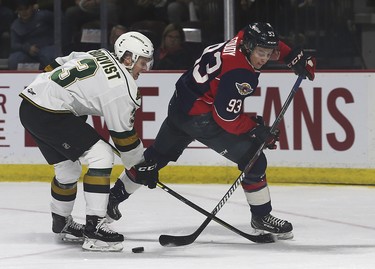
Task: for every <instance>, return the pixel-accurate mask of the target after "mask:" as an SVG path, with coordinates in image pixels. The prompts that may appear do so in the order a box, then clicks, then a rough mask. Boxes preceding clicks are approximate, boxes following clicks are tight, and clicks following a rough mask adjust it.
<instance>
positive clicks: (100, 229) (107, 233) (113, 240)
mask: <svg viewBox="0 0 375 269" xmlns="http://www.w3.org/2000/svg"><path fill="white" fill-rule="evenodd" d="M83 233H84V236H85V241H84V243H83V245H82V248H83V249H85V250H90V251H103V252H106V251H121V250H122V249H123V245H122V242H123V241H124V236H123V235H122V234H119V233H117V232H115V231H113V230H111V229H110V228H109V227H108V224H107V219H106V218H100V217H98V216H87V219H86V226H85V229H84V232H83Z"/></svg>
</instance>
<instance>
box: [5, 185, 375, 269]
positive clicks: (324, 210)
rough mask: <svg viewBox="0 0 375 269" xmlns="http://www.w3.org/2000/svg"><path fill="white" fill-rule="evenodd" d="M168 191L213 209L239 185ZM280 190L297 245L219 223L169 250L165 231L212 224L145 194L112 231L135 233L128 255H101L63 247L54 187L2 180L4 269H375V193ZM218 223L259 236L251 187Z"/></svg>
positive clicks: (159, 195) (279, 209)
mask: <svg viewBox="0 0 375 269" xmlns="http://www.w3.org/2000/svg"><path fill="white" fill-rule="evenodd" d="M167 185H168V184H167ZM168 186H169V187H170V188H171V189H173V190H175V191H176V192H178V193H180V194H181V195H183V196H185V197H186V198H188V199H189V200H191V201H193V202H194V203H196V204H198V205H200V206H201V207H203V208H205V209H206V210H208V211H211V210H212V209H213V208H214V207H215V206H216V204H217V203H218V201H219V200H220V199H221V198H222V196H223V195H224V194H225V192H226V191H227V190H228V189H229V187H230V186H229V185H180V184H170V185H168ZM270 190H271V196H272V202H273V209H274V210H273V214H274V215H275V216H277V217H280V218H285V219H287V220H289V221H291V222H292V223H293V225H294V239H293V240H288V241H278V242H276V243H271V244H256V243H253V242H250V241H248V240H247V239H245V238H243V237H241V236H239V235H237V234H235V233H233V232H232V231H230V230H228V229H226V228H224V227H222V226H221V225H219V224H217V223H215V222H211V223H210V224H209V226H208V227H207V228H206V230H204V231H203V232H202V234H201V235H200V236H199V237H198V238H197V240H196V242H195V243H193V244H191V245H188V246H183V247H163V246H161V245H160V244H159V242H158V238H159V235H160V234H172V235H187V234H190V233H192V232H194V231H195V230H196V229H197V228H198V227H199V225H200V224H201V223H202V222H203V221H204V220H205V218H206V217H205V216H203V215H202V214H200V213H198V212H197V211H195V210H194V209H192V208H190V207H188V206H187V205H185V204H184V203H182V202H181V201H179V200H177V199H176V198H174V197H173V196H171V195H170V194H168V193H166V192H164V191H163V190H161V189H159V188H157V189H155V190H149V189H147V188H142V189H140V190H139V191H138V192H136V193H135V194H134V195H133V196H132V197H131V198H130V199H129V200H128V201H126V202H125V203H123V204H121V206H120V208H121V210H122V213H123V215H124V217H123V218H122V219H121V220H120V221H118V222H116V223H114V224H112V227H113V228H114V229H115V230H117V231H119V232H121V233H123V234H124V235H125V238H126V239H125V242H124V250H123V251H122V252H119V253H95V252H85V251H82V249H81V245H79V244H68V243H61V242H57V241H56V239H55V238H54V235H53V233H52V231H51V216H50V210H49V201H50V186H49V184H48V183H5V182H2V183H0V213H1V221H0V230H1V240H0V250H1V251H0V268H1V269H10V268H23V269H28V268H35V269H36V268H38V269H44V268H49V269H52V268H53V269H60V268H67V269H68V268H69V269H73V268H74V269H75V268H87V269H93V268H108V269H115V268H123V269H133V268H134V269H141V268H147V269H153V268H162V269H166V268H173V269H176V268H178V269H185V268H186V269H187V268H189V269H200V268H205V269H206V268H215V269H219V268H228V269H229V268H234V269H242V268H246V269H256V268H262V269H292V268H298V269H305V268H311V269H318V268H319V269H321V268H332V269H333V268H334V269H341V268H342V269H344V268H345V269H349V268H358V269H366V268H368V269H370V268H371V269H373V268H375V187H355V186H317V185H271V186H270ZM77 196H78V197H77V201H76V205H75V209H74V211H73V217H74V218H75V220H76V221H78V222H81V223H82V222H83V221H84V216H85V213H84V208H85V203H84V199H83V192H82V185H79V191H78V195H77ZM217 216H218V217H220V218H222V219H223V220H225V221H226V222H228V223H230V224H231V225H233V226H235V227H237V228H238V229H240V230H242V231H245V232H250V224H249V221H250V213H249V209H248V206H247V204H246V201H245V197H244V194H243V191H242V189H241V187H239V188H238V189H237V190H236V191H235V193H234V194H233V195H232V196H231V197H230V199H229V201H228V202H227V203H226V204H225V205H224V207H223V208H222V210H221V211H220V212H219V213H218V215H217ZM139 246H143V247H144V248H145V251H144V252H143V253H132V252H131V249H132V248H134V247H139Z"/></svg>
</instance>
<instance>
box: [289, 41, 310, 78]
mask: <svg viewBox="0 0 375 269" xmlns="http://www.w3.org/2000/svg"><path fill="white" fill-rule="evenodd" d="M284 61H285V63H286V64H287V66H288V67H289V68H290V69H293V71H294V73H295V74H296V75H299V76H303V77H308V78H309V80H314V78H315V68H316V59H315V58H314V57H312V56H309V55H306V52H305V51H303V50H302V49H301V48H295V49H293V50H292V51H291V52H290V53H289V54H288V55H287V56H286V57H285V59H284Z"/></svg>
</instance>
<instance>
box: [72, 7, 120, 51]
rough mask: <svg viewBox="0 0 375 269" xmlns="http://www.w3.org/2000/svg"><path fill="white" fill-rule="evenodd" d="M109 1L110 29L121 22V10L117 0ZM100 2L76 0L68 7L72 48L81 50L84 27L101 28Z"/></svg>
mask: <svg viewBox="0 0 375 269" xmlns="http://www.w3.org/2000/svg"><path fill="white" fill-rule="evenodd" d="M105 1H107V11H108V29H110V28H111V27H113V26H114V25H116V24H118V23H119V12H118V6H117V5H116V0H105ZM100 2H101V0H75V5H74V6H71V7H68V8H67V9H66V11H65V17H66V21H67V24H68V29H69V33H70V36H71V40H72V42H73V44H72V45H73V46H72V48H71V50H81V49H82V48H81V47H80V42H81V37H82V29H83V28H85V25H87V27H86V28H88V27H91V28H93V29H99V28H100Z"/></svg>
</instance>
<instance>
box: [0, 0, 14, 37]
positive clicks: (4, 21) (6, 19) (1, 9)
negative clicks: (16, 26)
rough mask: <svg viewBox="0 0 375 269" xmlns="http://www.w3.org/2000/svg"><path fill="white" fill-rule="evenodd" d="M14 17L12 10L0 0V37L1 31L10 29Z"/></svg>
mask: <svg viewBox="0 0 375 269" xmlns="http://www.w3.org/2000/svg"><path fill="white" fill-rule="evenodd" d="M14 19H15V16H14V13H13V11H12V10H11V9H10V8H9V7H6V6H4V5H3V3H2V0H0V37H2V36H3V33H6V32H8V33H9V31H10V25H11V24H12V22H13V20H14Z"/></svg>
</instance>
